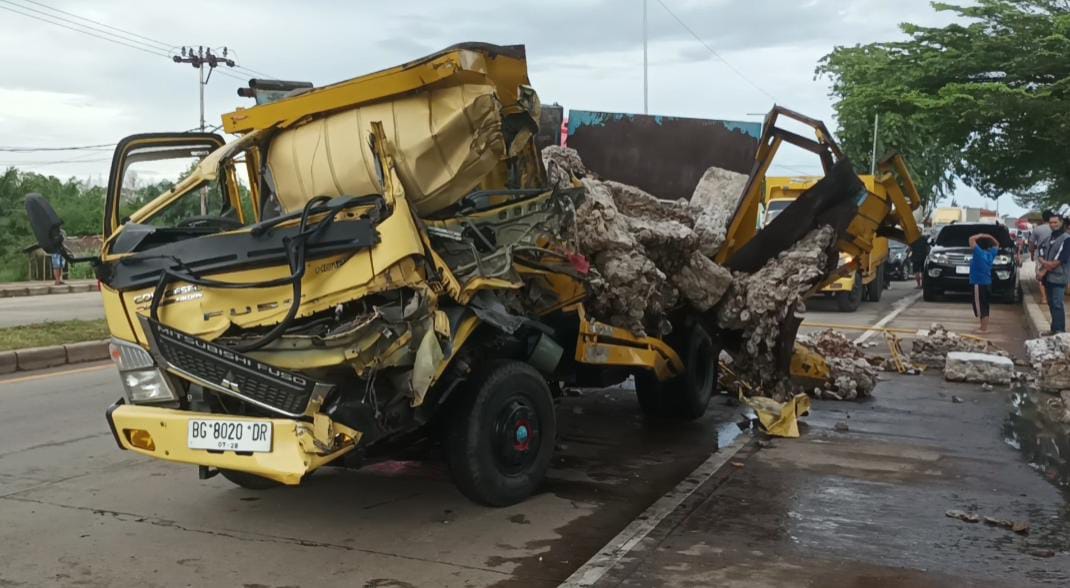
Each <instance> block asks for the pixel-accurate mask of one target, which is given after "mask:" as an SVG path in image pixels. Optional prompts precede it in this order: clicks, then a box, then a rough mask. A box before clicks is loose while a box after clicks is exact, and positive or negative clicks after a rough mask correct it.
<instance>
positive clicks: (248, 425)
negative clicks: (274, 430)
mask: <svg viewBox="0 0 1070 588" xmlns="http://www.w3.org/2000/svg"><path fill="white" fill-rule="evenodd" d="M189 448H190V449H212V450H218V451H252V452H259V453H267V452H270V451H271V421H232V420H226V419H191V420H190V421H189Z"/></svg>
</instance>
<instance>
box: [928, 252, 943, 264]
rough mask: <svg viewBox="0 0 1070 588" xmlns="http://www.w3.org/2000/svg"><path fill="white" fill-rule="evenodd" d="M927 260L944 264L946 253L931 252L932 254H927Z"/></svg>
mask: <svg viewBox="0 0 1070 588" xmlns="http://www.w3.org/2000/svg"><path fill="white" fill-rule="evenodd" d="M929 261H931V262H933V263H939V264H946V263H947V254H946V253H933V254H932V255H930V256H929Z"/></svg>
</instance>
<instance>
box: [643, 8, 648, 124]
mask: <svg viewBox="0 0 1070 588" xmlns="http://www.w3.org/2000/svg"><path fill="white" fill-rule="evenodd" d="M646 5H647V0H643V114H650V110H649V109H648V107H647V106H648V104H647V77H646Z"/></svg>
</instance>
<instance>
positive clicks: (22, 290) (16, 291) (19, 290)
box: [4, 286, 30, 298]
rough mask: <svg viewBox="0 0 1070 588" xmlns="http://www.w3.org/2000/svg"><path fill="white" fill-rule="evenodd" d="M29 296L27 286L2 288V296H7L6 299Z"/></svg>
mask: <svg viewBox="0 0 1070 588" xmlns="http://www.w3.org/2000/svg"><path fill="white" fill-rule="evenodd" d="M29 295H30V289H29V288H28V287H27V286H20V287H15V288H4V296H8V297H12V298H13V297H15V296H29Z"/></svg>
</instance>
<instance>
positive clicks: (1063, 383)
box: [1025, 333, 1070, 392]
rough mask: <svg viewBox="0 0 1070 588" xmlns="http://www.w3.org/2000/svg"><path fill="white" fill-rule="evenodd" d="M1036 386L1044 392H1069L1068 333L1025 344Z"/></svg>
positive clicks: (1069, 352) (1069, 347)
mask: <svg viewBox="0 0 1070 588" xmlns="http://www.w3.org/2000/svg"><path fill="white" fill-rule="evenodd" d="M1025 349H1026V352H1027V354H1028V355H1029V363H1030V364H1031V365H1032V366H1033V369H1034V370H1036V385H1037V387H1038V388H1040V389H1041V390H1044V391H1045V392H1058V391H1060V390H1070V333H1059V334H1057V335H1052V336H1050V337H1041V338H1039V339H1030V340H1028V341H1026V342H1025Z"/></svg>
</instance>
